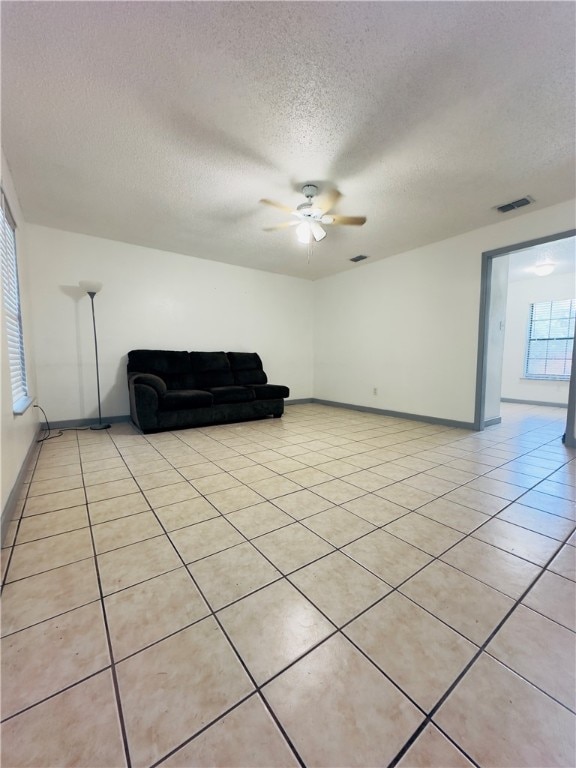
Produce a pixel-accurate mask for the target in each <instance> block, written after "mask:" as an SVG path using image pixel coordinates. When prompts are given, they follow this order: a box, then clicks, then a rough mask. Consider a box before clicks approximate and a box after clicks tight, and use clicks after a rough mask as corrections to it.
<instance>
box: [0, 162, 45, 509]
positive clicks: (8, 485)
mask: <svg viewBox="0 0 576 768" xmlns="http://www.w3.org/2000/svg"><path fill="white" fill-rule="evenodd" d="M2 188H3V189H4V192H5V194H6V197H7V199H8V203H9V205H10V210H11V211H12V215H13V216H14V219H15V220H16V225H17V226H16V253H17V258H18V276H19V281H20V299H21V303H22V330H23V333H24V345H25V353H26V374H27V379H28V391H29V394H30V395H31V396H32V397H34V395H35V394H36V371H35V365H34V347H33V343H32V318H31V312H30V309H31V300H30V292H29V280H28V250H27V242H26V238H25V226H24V219H23V217H22V212H21V210H20V204H19V202H18V198H17V196H16V191H15V189H14V185H13V183H12V177H11V175H10V170H9V168H8V165H7V164H6V160H5V158H4V155H3V154H2ZM2 301H3V297H2ZM1 317H2V343H1V349H2V366H1V368H2V407H1V412H0V419H1V421H0V434H1V441H0V463H1V466H2V473H1V477H2V491H1V496H2V511H4V508H5V506H6V502H7V501H8V498H9V496H10V493H11V492H12V489H13V488H14V484H15V483H16V480H17V478H18V473H19V472H20V469H21V467H22V465H23V463H24V460H25V458H26V455H27V453H28V451H29V449H30V447H31V445H32V442H33V440H34V439H35V437H36V431H37V425H38V411H37V410H36V409H35V408H32V407H30V408H28V410H27V411H26V412H25V413H23V414H21V415H20V416H15V415H14V414H13V413H12V389H11V385H10V370H9V368H8V364H7V360H8V349H7V344H6V328H5V323H4V307H2V312H1Z"/></svg>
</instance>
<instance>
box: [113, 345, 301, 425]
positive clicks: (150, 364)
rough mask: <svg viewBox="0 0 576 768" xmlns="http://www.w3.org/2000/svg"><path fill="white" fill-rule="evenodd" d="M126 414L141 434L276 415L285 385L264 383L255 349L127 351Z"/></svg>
mask: <svg viewBox="0 0 576 768" xmlns="http://www.w3.org/2000/svg"><path fill="white" fill-rule="evenodd" d="M128 389H129V392H130V416H131V418H132V421H133V422H134V424H136V426H137V427H138V428H139V429H141V430H142V432H162V431H164V430H167V429H184V428H187V427H201V426H207V425H209V424H224V423H227V422H234V421H249V420H251V419H262V418H265V417H266V416H274V417H275V418H279V417H280V416H282V414H283V413H284V398H285V397H288V396H289V394H290V390H289V389H288V387H284V386H280V385H278V384H268V378H267V376H266V374H265V373H264V370H263V368H262V360H261V359H260V356H259V355H257V354H256V353H255V352H172V351H166V350H159V349H133V350H132V351H131V352H129V353H128Z"/></svg>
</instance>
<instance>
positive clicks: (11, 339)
mask: <svg viewBox="0 0 576 768" xmlns="http://www.w3.org/2000/svg"><path fill="white" fill-rule="evenodd" d="M0 209H1V211H2V216H1V217H0V261H1V264H2V311H3V321H4V326H5V329H6V331H5V333H6V348H7V350H8V369H9V371H10V384H11V394H12V412H13V413H14V414H15V415H21V414H22V413H24V412H25V411H26V410H27V408H28V407H29V406H30V405H31V403H32V398H31V397H30V396H29V391H28V376H27V371H26V353H25V348H24V331H23V324H22V301H21V296H20V279H19V275H18V254H17V246H16V221H15V219H14V216H13V215H12V211H11V210H10V206H9V204H8V200H7V199H6V195H5V193H4V190H3V189H1V188H0Z"/></svg>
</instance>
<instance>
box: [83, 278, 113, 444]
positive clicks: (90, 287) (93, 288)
mask: <svg viewBox="0 0 576 768" xmlns="http://www.w3.org/2000/svg"><path fill="white" fill-rule="evenodd" d="M79 285H80V288H83V289H84V290H85V291H86V293H87V294H88V296H90V303H91V305H92V328H93V330H94V353H95V355H96V391H97V393H98V424H92V425H91V426H90V429H110V426H111V425H110V424H103V423H102V406H101V403H100V364H99V361H98V336H97V335H96V313H95V311H94V296H96V294H97V293H98V291H99V290H100V288H101V287H102V285H101V283H91V282H88V281H83V282H81V283H79Z"/></svg>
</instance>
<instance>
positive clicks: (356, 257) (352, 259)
mask: <svg viewBox="0 0 576 768" xmlns="http://www.w3.org/2000/svg"><path fill="white" fill-rule="evenodd" d="M367 258H368V256H362V254H360V255H359V256H353V257H352V258H351V259H350V261H364V259H367Z"/></svg>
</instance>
